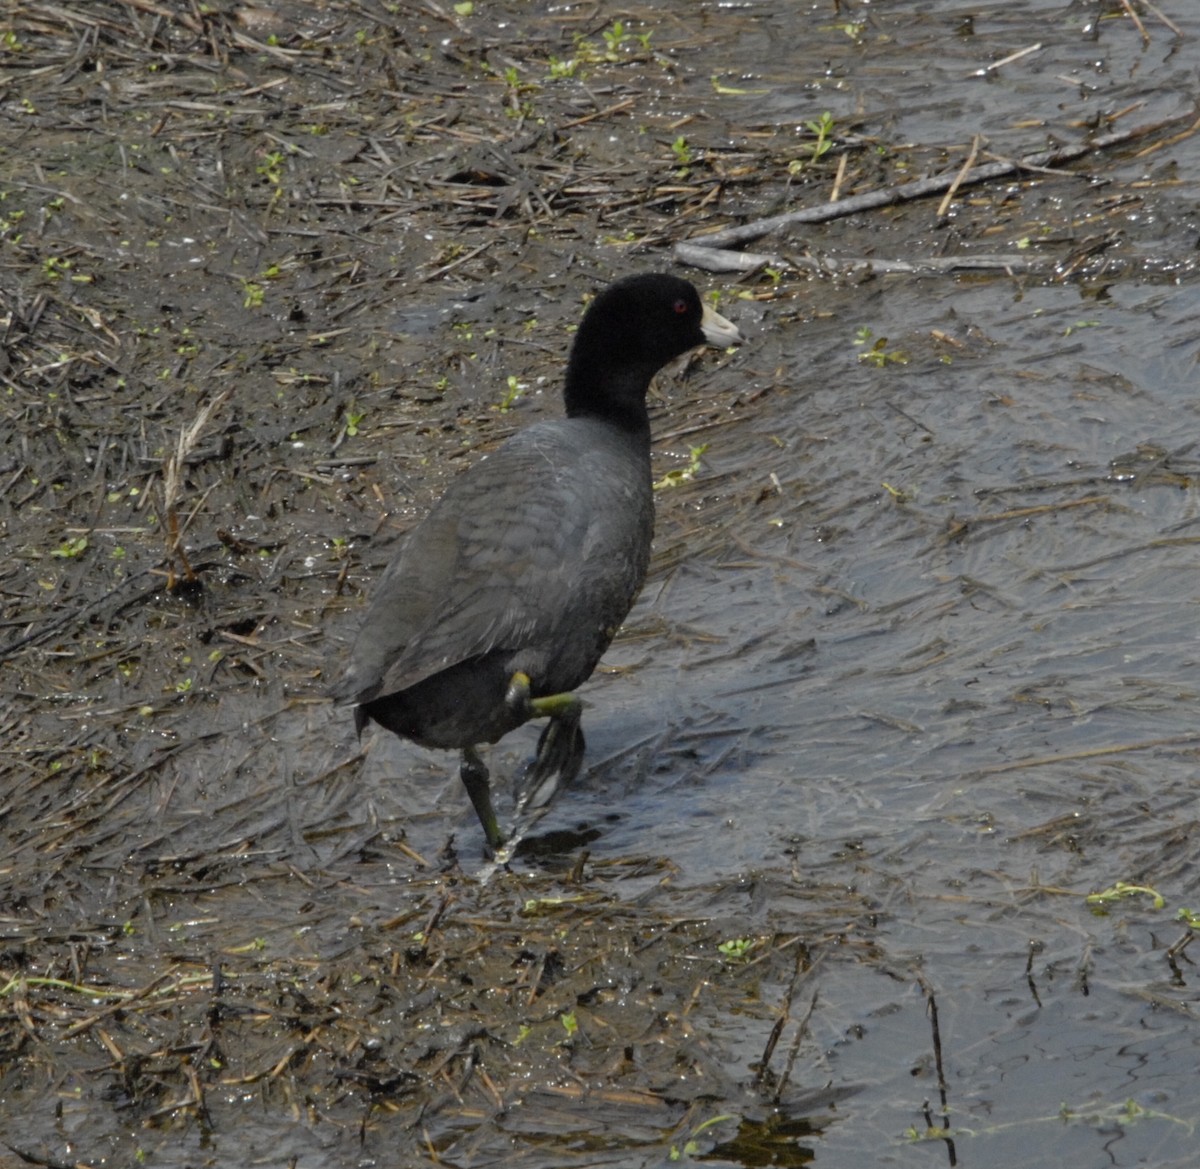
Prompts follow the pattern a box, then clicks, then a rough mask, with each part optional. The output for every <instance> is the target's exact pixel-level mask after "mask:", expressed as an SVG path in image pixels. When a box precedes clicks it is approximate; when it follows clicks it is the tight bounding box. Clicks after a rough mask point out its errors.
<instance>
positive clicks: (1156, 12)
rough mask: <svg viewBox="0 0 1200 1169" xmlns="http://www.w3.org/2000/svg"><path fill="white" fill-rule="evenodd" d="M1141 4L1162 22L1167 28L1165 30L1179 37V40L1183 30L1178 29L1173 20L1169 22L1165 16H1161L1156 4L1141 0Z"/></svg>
mask: <svg viewBox="0 0 1200 1169" xmlns="http://www.w3.org/2000/svg"><path fill="white" fill-rule="evenodd" d="M1142 3H1143V4H1144V5H1145V6H1146V7H1147V8H1148V9H1149V10H1150V11H1151V12H1153V13H1154V15H1155V16H1157V17H1158V19H1159V20H1161V21H1162V22H1163V24H1165V25H1166V26H1167V28H1169V29H1170V30H1171V31H1172V32H1173V33H1174V34H1175V35H1176V36H1177V37H1180V38H1182V37H1183V29H1181V28H1180V27H1179V25H1177V24H1176V23H1175V22H1174V21H1173V20H1171V19H1169V18H1168V17H1167V16H1165V15H1164V14H1163V12H1162V10H1161V9H1160V8H1159V7H1158V6H1157V5H1156V4H1151V3H1150V0H1142Z"/></svg>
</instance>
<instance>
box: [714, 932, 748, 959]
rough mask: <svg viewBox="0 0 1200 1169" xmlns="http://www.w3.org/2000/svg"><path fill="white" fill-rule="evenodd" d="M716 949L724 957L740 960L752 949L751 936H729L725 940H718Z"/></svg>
mask: <svg viewBox="0 0 1200 1169" xmlns="http://www.w3.org/2000/svg"><path fill="white" fill-rule="evenodd" d="M717 949H718V950H719V951H720V952H721V953H722V954H724V955H725V957H726V958H733V959H735V960H738V961H740V960H741V959H742V958H745V957H746V955H747V954H749V953H750V951H751V950H753V949H754V939H753V938H730V939H729V940H728V941H725V942H718V943H717Z"/></svg>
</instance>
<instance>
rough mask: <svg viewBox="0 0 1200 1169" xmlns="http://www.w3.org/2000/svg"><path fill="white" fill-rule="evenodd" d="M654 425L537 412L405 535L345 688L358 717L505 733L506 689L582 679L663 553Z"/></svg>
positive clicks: (461, 736)
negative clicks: (630, 426) (639, 428)
mask: <svg viewBox="0 0 1200 1169" xmlns="http://www.w3.org/2000/svg"><path fill="white" fill-rule="evenodd" d="M653 531H654V502H653V493H652V490H651V482H650V442H649V434H648V433H646V432H642V433H638V434H631V433H630V432H629V431H628V430H627V429H626V428H624V427H622V426H620V425H617V424H614V423H612V422H608V421H604V420H600V419H596V418H587V417H584V418H567V419H559V420H556V421H553V422H544V423H538V424H536V425H534V426H531V427H529V428H528V429H527V430H523V431H521V432H519V433H517V434H516V435H514V436H513V437H512V438H510V439H509V440H508V441H507V442H506V443H505V444H504V445H503V446H502V447H500V448H499V449H498V450H497V451H495V452H494V453H493V454H491V455H489V456H487V457H486V458H484V459H483V460H482V461H481V462H479V463H477V464H476V465H475V466H474V467H472V468H471V469H470V470H469V471H466V472H464V473H463V474H462V475H460V476H459V477H458V478H456V479H455V480H453V481H452V482H451V484H450V486H449V488H448V489H447V490H446V493H445V494H444V495H443V496H442V498H441V499H440V500H439V501H438V503H437V504H436V505H435V506H434V508H433V510H432V511H431V512H430V513H429V515H428V516H427V517H426V518H425V519H424V520H423V521H422V522H421V523H420V524H418V525H417V527H416V528H414V529H413V530H412V531H411V532H410V533H409V534H408V536H407V537H406V538H405V541H404V544H403V546H402V548H401V549H400V551H399V553H398V554H397V555H396V557H395V559H394V560H393V561H392V563H391V564H390V566H389V567H388V569H387V571H386V572H385V574H384V576H383V578H382V579H381V580H380V583H379V586H378V589H377V590H376V592H375V595H374V598H373V600H372V603H371V607H370V610H369V612H368V614H367V617H366V620H365V621H364V622H363V626H362V631H361V632H360V634H359V636H358V640H357V641H356V642H355V645H354V648H353V651H352V654H351V660H350V666H349V668H348V670H347V672H346V674H345V676H344V677H343V678H342V680H341V681H340V682H339V683H338V685H337V687H336V688H335V690H334V691H333V692H332V695H331V696H332V697H333V698H334V699H335V700H336V701H338V702H340V703H357V704H360V708H359V711H360V712H359V719H360V725H361V722H363V721H365V719H366V718H368V717H369V718H372V719H374V720H375V721H376V722H378V723H380V724H381V725H382V726H384V727H386V728H387V729H388V730H391V731H394V732H395V733H396V734H399V735H403V736H405V737H406V738H409V739H412V740H414V741H415V742H418V743H421V744H422V745H424V746H426V747H442V748H464V747H470V746H472V745H474V744H477V743H491V742H495V741H496V740H497V739H499V738H500V737H501V736H503V735H505V734H507V733H508V732H509V731H511V730H513V729H515V728H516V727H517V726H520V725H521V724H522V723H523V722H524V721H525V719H526V718H527V717H528V716H527V715H521V714H520V713H519V712H518V711H516V710H514V708H513V707H512V705H511V704H509V703H506V702H505V694H506V692H507V689H508V685H509V680H510V679H511V678H512V676H513V674H514V672H516V671H521V672H523V673H525V674H527V675H528V676H529V678H530V683H531V692H532V696H533V697H534V698H538V697H541V696H543V695H551V694H561V693H565V692H567V691H570V690H574V689H575V687H577V686H578V685H580V684H581V683H582V682H584V681H585V680H586V679H587V678H588V677H589V676H590V675H591V673H592V671H593V670H594V669H595V667H596V663H597V662H598V661H599V660H600V657H601V655H602V654H603V653H604V651H605V650H606V649H607V648H608V645H609V643H610V642H611V641H612V639H613V636H614V634H615V633H616V631H617V629H618V627H619V626H620V624H621V622H622V621H623V620H624V619H625V617H626V615H627V614H628V612H629V610H630V607H631V606H632V605H633V602H634V600H635V598H636V597H637V594H638V591H639V590H640V589H641V586H642V582H643V581H644V580H645V576H646V567H647V564H648V562H649V558H650V543H651V539H652V536H653Z"/></svg>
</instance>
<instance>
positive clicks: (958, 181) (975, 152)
mask: <svg viewBox="0 0 1200 1169" xmlns="http://www.w3.org/2000/svg"><path fill="white" fill-rule="evenodd" d="M982 142H983V136H982V135H981V134H976V135H975V140H974V141H973V142H972V143H971V153H970V154H968V155H967V161H966V162H964V163H963V164H962V169H961V170H959V172H958V174H956V175H955V176H954V182H952V183H951V184H950V186H949V187H947V188H946V194H945V196H944V197H943V199H942V201H941V202H940V203H939V204H938V209H937V218H938V221H939V222H940V221H941V220H943V219H945V218H946V212H947V211H949V210H950V204H951V203H953V202H954V196H955V195H957V194H958V188H959V187H961V186H962V184H963V180H964V179H965V178H966V177H967V175H969V174H970V173H971V168H972V167H973V166H974V165H975V160H976V159H977V158H978V157H979V147H980V145H981V144H982Z"/></svg>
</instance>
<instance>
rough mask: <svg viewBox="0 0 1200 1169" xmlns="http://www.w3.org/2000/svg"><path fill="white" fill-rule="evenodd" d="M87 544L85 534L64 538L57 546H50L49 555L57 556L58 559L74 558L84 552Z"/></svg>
mask: <svg viewBox="0 0 1200 1169" xmlns="http://www.w3.org/2000/svg"><path fill="white" fill-rule="evenodd" d="M87 546H88V539H87V537H86V536H76V537H75V539H73V540H64V541H63V542H62V543H61V544H59V546H58V547H57V548H51V549H50V555H51V556H57V557H58V558H59V559H60V560H74V559H75V558H76V557H77V556H82V555H83V554H84V552H85V551H86V550H87Z"/></svg>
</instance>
